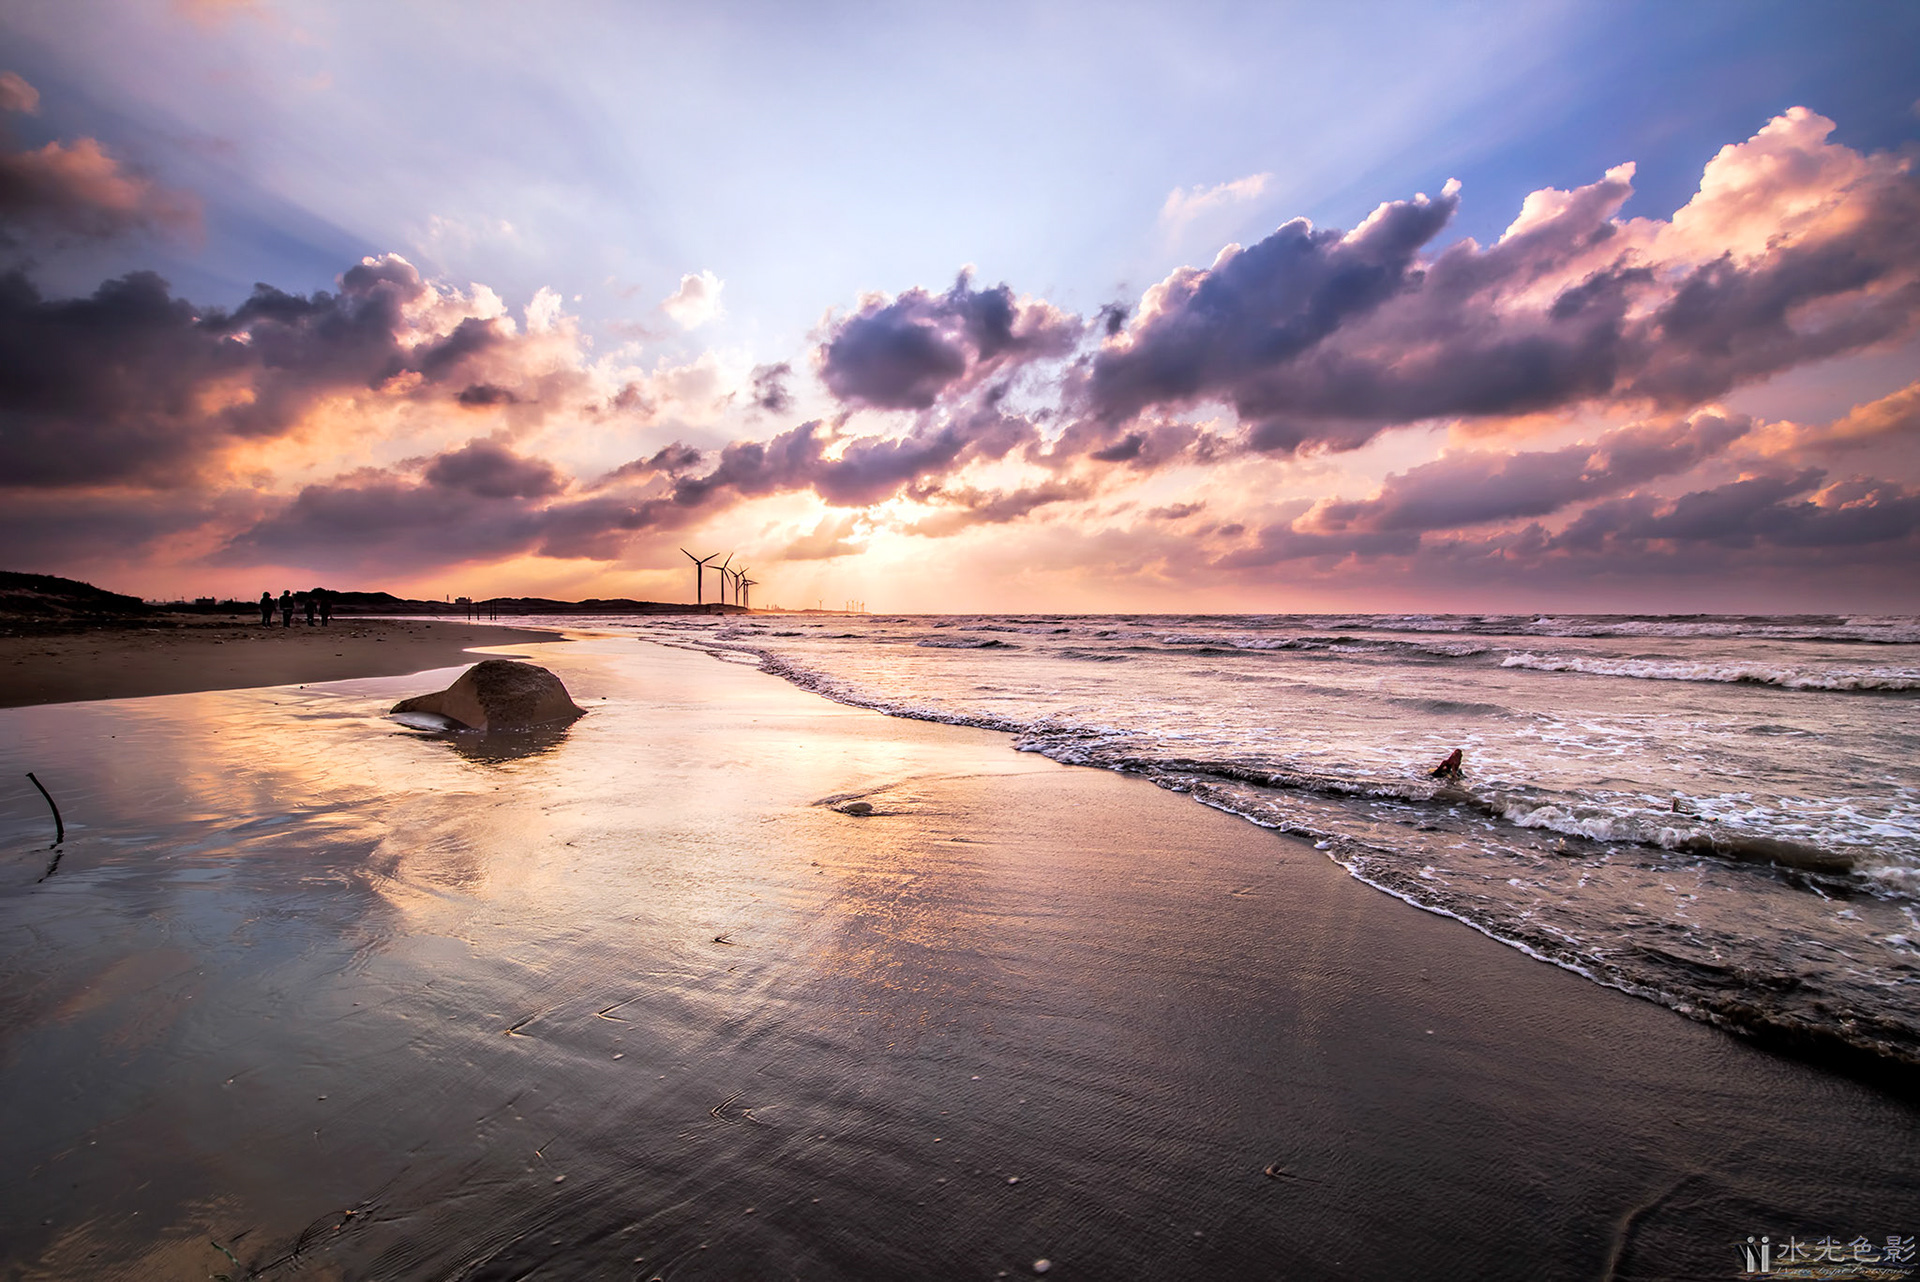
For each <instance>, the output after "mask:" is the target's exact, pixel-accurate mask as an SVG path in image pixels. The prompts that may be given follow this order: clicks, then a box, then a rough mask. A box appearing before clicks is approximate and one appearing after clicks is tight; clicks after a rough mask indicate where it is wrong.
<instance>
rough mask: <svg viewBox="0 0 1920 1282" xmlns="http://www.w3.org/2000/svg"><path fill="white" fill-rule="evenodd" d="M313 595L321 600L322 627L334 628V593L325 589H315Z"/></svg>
mask: <svg viewBox="0 0 1920 1282" xmlns="http://www.w3.org/2000/svg"><path fill="white" fill-rule="evenodd" d="M313 594H314V595H315V596H317V597H319V598H320V626H321V627H323V628H330V627H332V626H333V593H331V592H329V591H327V589H325V588H315V589H314V590H313Z"/></svg>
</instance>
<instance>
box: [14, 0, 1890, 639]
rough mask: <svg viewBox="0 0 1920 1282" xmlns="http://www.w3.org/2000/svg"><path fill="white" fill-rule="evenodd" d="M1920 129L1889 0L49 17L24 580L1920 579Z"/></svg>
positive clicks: (1543, 597) (18, 439) (800, 583)
mask: <svg viewBox="0 0 1920 1282" xmlns="http://www.w3.org/2000/svg"><path fill="white" fill-rule="evenodd" d="M1917 161H1920V6H1915V5H1912V4H1910V3H1897V2H1892V0H1889V2H1886V3H1880V2H1877V0H1842V2H1840V3H1835V4H1831V5H1821V6H1811V5H1806V4H1804V3H1796V4H1778V3H1769V2H1766V0H1742V2H1739V3H1719V2H1717V0H1690V2H1689V3H1687V4H1679V5H1676V4H1672V3H1670V2H1667V3H1604V4H1602V3H1555V2H1554V0H1527V2H1526V3H1491V2H1488V3H1453V4H1444V3H1425V4H1408V3H1387V2H1378V3H1356V4H1352V5H1342V6H1328V5H1305V4H1281V3H1266V4H1208V3H1182V4H1179V5H1174V4H1169V3H1159V4H1128V3H1124V2H1118V0H1109V2H1106V3H1101V4H1099V5H1092V4H1085V3H1079V4H1073V3H1057V4H1000V3H991V2H987V3H973V4H968V5H941V6H935V5H920V4H881V3H815V4H806V5H794V4H790V3H787V4H775V3H766V4H760V3H727V2H725V0H718V2H712V3H703V4H701V5H697V6H695V5H665V4H648V3H555V4H549V5H538V6H534V5H524V4H505V3H487V2H484V0H478V2H477V0H463V2H461V3H453V2H452V0H448V2H447V3H432V2H428V0H419V2H416V3H402V4H381V5H375V4H372V3H346V4H340V3H329V4H319V3H297V2H294V0H118V2H113V3H109V2H107V0H12V2H11V3H9V4H8V5H7V6H6V7H5V8H4V9H0V568H6V569H14V570H26V571H35V572H42V573H54V574H62V575H68V576H71V577H76V578H84V579H87V580H89V581H91V582H95V583H98V584H100V585H101V586H105V587H110V588H113V589H115V590H118V591H124V592H133V593H137V594H139V595H143V596H147V597H149V598H162V597H177V596H206V595H218V596H238V597H254V596H257V595H258V594H259V592H260V591H262V590H270V591H272V592H274V593H275V594H276V595H277V594H278V592H279V591H280V590H281V589H282V588H285V587H293V588H296V589H298V588H303V587H306V586H310V585H314V584H325V585H327V586H331V587H335V588H341V589H365V590H387V591H392V592H396V593H400V594H402V595H412V596H430V597H441V596H455V595H470V596H475V597H487V596H494V595H515V596H521V595H529V596H531V595H537V596H548V597H558V598H562V599H580V598H585V597H617V596H626V597H637V598H642V599H651V600H665V601H677V600H690V599H691V598H692V596H693V593H694V590H695V583H694V573H693V567H692V565H691V563H690V562H689V561H688V560H687V557H686V555H685V554H684V552H683V549H684V550H685V551H690V552H692V553H694V554H696V555H699V556H706V555H708V554H717V555H719V556H720V557H731V558H732V564H733V565H734V566H735V567H736V568H737V567H740V566H745V567H747V573H748V577H749V578H751V579H752V580H753V581H754V582H755V585H756V586H755V587H754V589H753V604H755V605H756V606H770V605H779V606H784V607H787V608H800V607H808V606H816V605H825V606H828V607H830V608H831V607H839V606H841V605H842V604H844V603H846V602H848V601H860V602H864V603H865V605H866V607H867V608H868V609H870V610H873V611H876V612H893V611H969V612H974V611H980V612H988V611H1008V612H1060V611H1067V612H1109V611H1118V612H1195V611H1222V612H1250V613H1269V612H1318V611H1346V610H1388V611H1402V610H1413V611H1436V612H1469V613H1471V612H1486V611H1503V612H1504V611H1530V610H1542V611H1570V610H1585V611H1605V612H1639V611H1647V612H1667V613H1673V612H1680V613H1688V612H1770V613H1771V612H1793V611H1808V612H1828V611H1835V612H1844V613H1855V614H1875V613H1912V612H1920V573H1916V570H1915V568H1914V567H1915V565H1916V552H1920V173H1916V162H1917ZM704 584H705V587H704V590H705V592H706V593H708V594H711V593H712V592H713V590H714V579H713V577H712V575H711V574H709V575H708V576H707V577H706V579H705V580H704Z"/></svg>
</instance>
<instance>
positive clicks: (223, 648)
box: [0, 615, 560, 708]
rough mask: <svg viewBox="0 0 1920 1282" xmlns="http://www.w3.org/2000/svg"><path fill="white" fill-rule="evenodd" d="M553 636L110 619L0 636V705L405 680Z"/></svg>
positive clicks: (398, 626)
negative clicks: (478, 650) (483, 651)
mask: <svg viewBox="0 0 1920 1282" xmlns="http://www.w3.org/2000/svg"><path fill="white" fill-rule="evenodd" d="M559 639H560V638H559V635H558V634H557V633H555V632H545V631H536V630H534V629H530V628H510V627H501V626H498V625H495V624H488V623H465V622H458V621H449V620H445V619H368V618H352V617H342V616H338V615H336V616H335V617H334V620H333V622H332V624H331V625H330V626H327V627H308V626H307V625H306V623H305V621H304V618H296V619H295V621H294V625H293V626H292V627H291V628H284V627H281V626H279V624H278V622H277V621H276V623H275V625H274V626H273V627H265V626H263V625H262V624H261V623H260V622H259V621H258V618H257V616H256V617H255V619H254V621H253V622H251V623H249V622H246V621H244V620H235V619H232V618H219V619H205V620H198V619H193V620H188V621H180V620H179V619H177V618H175V617H169V616H164V615H157V616H156V617H155V618H153V619H152V620H134V619H114V620H110V621H105V622H104V623H103V624H102V625H99V626H93V627H87V626H86V625H85V624H84V623H79V624H76V625H75V626H74V627H73V628H71V629H68V630H62V631H60V632H57V633H52V634H47V633H41V634H39V635H31V634H29V635H20V636H0V708H19V707H26V706H29V705H33V704H43V703H79V702H85V701H88V700H93V699H135V698H144V697H147V696H149V695H161V694H189V693H194V692H198V691H206V690H243V689H251V688H254V687H258V686H278V685H300V684H305V683H308V682H318V681H344V680H348V679H351V678H355V677H390V676H404V675H406V674H407V673H411V672H423V671H425V670H427V669H429V668H446V667H453V666H455V665H457V664H464V663H471V662H474V661H475V658H476V656H474V655H471V654H469V653H468V651H469V650H470V649H472V648H474V647H477V646H503V645H531V644H534V643H536V642H549V641H556V640H559Z"/></svg>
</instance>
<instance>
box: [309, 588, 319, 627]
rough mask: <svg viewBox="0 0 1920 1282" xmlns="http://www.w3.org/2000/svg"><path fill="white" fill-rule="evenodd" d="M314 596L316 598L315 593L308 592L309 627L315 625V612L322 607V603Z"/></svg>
mask: <svg viewBox="0 0 1920 1282" xmlns="http://www.w3.org/2000/svg"><path fill="white" fill-rule="evenodd" d="M313 598H314V594H313V593H311V592H309V593H307V626H308V627H312V626H313V616H314V612H315V611H317V610H318V609H319V608H320V603H319V602H318V601H316V600H314V599H313Z"/></svg>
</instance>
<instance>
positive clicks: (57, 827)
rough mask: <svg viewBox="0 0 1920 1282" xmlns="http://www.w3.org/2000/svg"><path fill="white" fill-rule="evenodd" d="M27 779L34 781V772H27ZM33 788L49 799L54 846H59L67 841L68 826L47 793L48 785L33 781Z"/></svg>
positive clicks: (50, 794) (36, 780)
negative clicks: (62, 820)
mask: <svg viewBox="0 0 1920 1282" xmlns="http://www.w3.org/2000/svg"><path fill="white" fill-rule="evenodd" d="M27 778H29V779H33V771H31V770H29V771H27ZM33 786H34V787H36V788H38V789H39V790H40V795H41V796H43V797H45V798H46V799H47V804H48V805H49V806H52V807H53V844H54V845H56V846H57V845H59V844H60V843H61V842H63V841H65V840H66V839H67V825H66V824H64V823H62V822H61V821H60V807H59V806H57V805H54V800H53V794H52V793H50V792H48V791H47V785H45V784H43V783H41V782H40V781H39V780H38V779H33ZM47 871H49V872H51V871H53V870H52V869H48V870H47Z"/></svg>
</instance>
